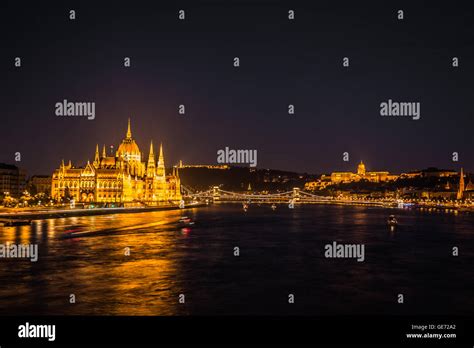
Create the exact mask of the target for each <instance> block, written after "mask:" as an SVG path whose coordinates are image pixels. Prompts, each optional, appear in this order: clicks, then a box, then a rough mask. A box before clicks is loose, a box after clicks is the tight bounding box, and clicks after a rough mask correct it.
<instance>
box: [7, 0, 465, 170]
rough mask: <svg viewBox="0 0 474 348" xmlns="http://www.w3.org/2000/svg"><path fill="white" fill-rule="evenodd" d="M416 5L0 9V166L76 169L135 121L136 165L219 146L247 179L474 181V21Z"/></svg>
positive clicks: (454, 8)
mask: <svg viewBox="0 0 474 348" xmlns="http://www.w3.org/2000/svg"><path fill="white" fill-rule="evenodd" d="M412 2H413V1H405V2H403V1H391V2H390V1H379V2H378V3H375V2H374V4H372V3H369V2H365V3H364V4H363V3H361V2H355V1H345V2H341V1H331V2H329V1H327V2H326V1H325V2H324V3H321V4H313V2H309V1H308V2H295V1H194V2H191V3H190V2H171V1H166V2H165V1H153V2H151V1H149V2H142V1H128V2H117V1H114V2H101V4H97V3H96V1H88V2H74V1H72V2H68V1H61V2H57V3H55V2H38V3H37V4H34V5H26V4H24V3H23V2H16V4H15V3H14V2H11V3H9V4H7V5H5V4H2V6H3V10H2V15H1V24H0V26H1V31H2V33H3V34H4V35H2V37H3V39H2V43H1V45H2V48H1V50H0V51H1V54H0V59H1V61H0V69H1V71H0V74H1V77H2V78H1V79H0V86H1V87H0V88H1V96H0V98H1V99H0V101H1V104H2V110H1V114H2V120H1V126H0V127H1V138H0V148H1V151H0V162H6V163H15V161H14V154H15V152H17V151H19V152H20V153H21V157H22V158H21V162H20V163H16V164H17V165H19V166H21V167H24V168H26V169H27V172H28V174H29V175H32V174H51V172H52V170H53V169H54V168H56V167H58V165H59V163H60V161H61V159H62V158H64V159H65V160H66V161H67V160H69V159H71V160H72V162H73V163H74V164H76V165H83V164H84V163H85V162H86V161H87V159H90V160H93V156H94V150H95V145H96V143H99V146H100V147H101V148H102V144H106V145H107V147H108V146H109V145H111V144H113V145H114V146H115V148H116V147H117V145H118V144H119V142H120V141H121V139H122V138H123V137H124V136H125V132H126V125H127V119H128V117H131V119H132V133H133V137H134V138H135V139H136V140H137V143H138V145H139V146H140V149H141V150H142V151H143V153H144V155H145V159H146V158H147V156H148V148H149V143H150V140H151V139H153V141H154V143H155V144H159V142H163V145H164V151H165V160H166V164H167V166H170V165H172V164H176V163H177V162H178V161H179V160H180V159H181V160H183V162H184V163H196V164H197V163H199V164H201V163H207V164H213V163H216V161H217V155H216V152H217V150H219V149H224V148H225V147H226V146H229V147H230V148H234V149H256V150H257V151H258V167H259V168H273V169H282V170H291V171H298V172H308V173H324V172H331V171H333V170H352V171H354V170H355V168H356V165H357V163H358V162H359V161H360V160H361V159H362V160H364V162H365V163H366V166H367V169H368V170H389V171H391V172H395V173H400V172H404V171H409V170H414V169H422V168H426V167H429V166H436V167H440V168H452V169H456V170H459V168H460V167H461V166H463V167H464V168H465V170H467V171H471V172H472V171H474V161H473V159H474V149H473V147H474V146H473V145H474V136H473V133H474V132H473V130H474V118H473V115H474V112H473V110H474V104H473V103H474V98H473V96H474V94H473V92H474V81H473V77H474V10H473V9H472V8H466V7H463V5H462V4H460V3H456V4H451V3H450V2H444V4H443V5H442V6H441V5H435V4H434V3H433V2H431V1H425V2H421V1H418V2H417V3H416V4H413V3H412ZM314 3H316V1H314ZM466 3H467V2H466ZM70 9H74V10H76V16H77V17H76V19H75V20H70V19H69V10H70ZM180 9H184V10H185V11H186V19H185V20H184V21H180V20H178V10H180ZM289 9H294V10H295V20H294V21H290V20H288V17H287V16H288V10H289ZM398 9H402V10H404V15H405V19H404V20H403V21H399V20H398V19H397V10H398ZM15 57H21V58H22V67H21V68H15V67H14V58H15ZM124 57H130V58H131V67H130V68H126V67H124V65H123V59H124ZM234 57H239V58H240V63H241V66H240V67H239V68H235V67H234V66H233V58H234ZM343 57H349V58H350V67H349V68H344V67H343V66H342V59H343ZM452 57H459V67H458V68H453V67H452ZM63 99H67V100H69V101H73V102H75V101H78V102H95V103H96V117H95V119H94V120H87V118H86V117H57V116H56V115H55V103H57V102H61V101H62V100H63ZM388 99H392V100H394V101H407V102H420V103H421V119H420V120H418V121H414V120H412V119H410V118H406V117H381V116H380V103H381V102H383V101H387V100H388ZM179 104H184V105H185V107H186V114H185V115H179V114H178V105H179ZM288 104H294V105H295V114H294V115H288V109H287V108H288ZM345 151H347V152H349V154H350V162H343V160H342V153H343V152H345ZM455 151H456V152H459V162H458V163H453V162H452V153H453V152H455Z"/></svg>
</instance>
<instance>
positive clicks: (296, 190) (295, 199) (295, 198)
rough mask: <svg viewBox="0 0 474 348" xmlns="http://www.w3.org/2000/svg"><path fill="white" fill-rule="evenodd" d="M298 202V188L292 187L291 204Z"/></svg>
mask: <svg viewBox="0 0 474 348" xmlns="http://www.w3.org/2000/svg"><path fill="white" fill-rule="evenodd" d="M299 200H300V188H299V187H293V202H298V201H299Z"/></svg>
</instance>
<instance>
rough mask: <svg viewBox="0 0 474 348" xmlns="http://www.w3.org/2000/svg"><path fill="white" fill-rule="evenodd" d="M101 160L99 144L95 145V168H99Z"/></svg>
mask: <svg viewBox="0 0 474 348" xmlns="http://www.w3.org/2000/svg"><path fill="white" fill-rule="evenodd" d="M99 164H100V158H99V144H96V145H95V156H94V163H93V166H94V168H99Z"/></svg>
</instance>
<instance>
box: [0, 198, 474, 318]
mask: <svg viewBox="0 0 474 348" xmlns="http://www.w3.org/2000/svg"><path fill="white" fill-rule="evenodd" d="M390 214H394V215H396V217H397V219H398V223H399V225H398V227H397V228H396V229H395V230H394V231H391V230H390V229H389V228H388V226H387V217H388V216H389V215H390ZM183 215H186V216H188V217H190V218H191V219H192V220H193V221H195V224H194V225H191V226H184V227H183V225H182V224H181V223H179V222H178V221H179V219H180V218H181V217H182V216H183ZM473 222H474V215H473V214H472V213H454V212H444V211H443V212H441V211H435V210H432V211H428V210H424V211H420V210H406V209H405V210H403V209H386V208H379V207H359V206H335V205H306V206H296V207H295V209H288V207H287V206H286V205H279V206H278V207H277V209H276V210H275V211H272V210H271V209H270V207H269V206H268V205H262V206H257V205H251V206H250V207H249V210H248V211H247V212H244V211H243V210H242V207H241V206H240V205H214V206H209V207H203V208H194V209H192V210H191V209H189V210H184V211H179V210H173V211H159V212H147V213H136V214H135V213H134V214H121V215H118V214H117V215H104V216H85V217H70V218H60V219H48V220H38V221H35V222H33V224H32V225H31V226H19V227H0V244H6V243H7V242H11V243H15V244H38V260H37V262H31V261H30V260H28V259H7V258H3V259H0V264H1V267H0V283H1V286H0V315H3V314H7V315H15V314H18V315H27V314H33V315H37V314H70V315H212V314H229V315H232V314H244V315H247V314H250V315H252V314H270V315H287V314H302V315H331V314H472V313H474V296H472V291H473V289H474V280H473V276H472V275H473V261H474V231H473V226H474V223H473ZM70 232H86V233H84V234H83V235H80V236H77V237H74V238H64V237H65V236H67V235H68V234H69V233H70ZM334 241H336V242H337V243H357V244H364V247H365V259H364V261H363V262H358V261H357V260H356V259H351V258H349V259H347V258H346V259H342V258H339V259H337V258H332V259H331V258H326V257H325V245H326V244H332V243H333V242H334ZM235 247H238V248H239V253H240V255H239V256H235V254H234V253H235V250H236V249H234V248H235ZM453 247H458V248H459V256H457V257H455V256H452V250H453V249H452V248H453ZM127 248H129V249H127ZM127 250H129V251H130V253H129V255H126V251H127ZM72 294H73V295H74V297H75V303H70V299H71V298H73V297H72V296H71V295H72ZM180 294H184V302H185V303H180V302H179V299H180ZM289 294H293V295H294V303H292V304H290V303H288V296H289ZM398 294H403V296H404V303H403V304H398V303H397V299H398V297H397V296H398ZM181 299H183V297H181Z"/></svg>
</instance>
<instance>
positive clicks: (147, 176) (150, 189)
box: [51, 119, 181, 204]
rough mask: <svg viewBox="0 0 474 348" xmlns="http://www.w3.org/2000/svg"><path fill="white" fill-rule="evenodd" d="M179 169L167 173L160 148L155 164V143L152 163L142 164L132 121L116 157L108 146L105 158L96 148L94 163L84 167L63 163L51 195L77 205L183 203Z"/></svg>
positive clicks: (53, 182) (150, 160)
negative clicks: (108, 154) (108, 151)
mask: <svg viewBox="0 0 474 348" xmlns="http://www.w3.org/2000/svg"><path fill="white" fill-rule="evenodd" d="M180 186H181V185H180V179H179V175H178V169H176V168H173V173H172V174H171V175H166V173H165V161H164V156H163V147H162V146H161V145H160V152H159V155H158V162H155V153H154V150H153V142H151V144H150V152H149V154H148V161H147V162H142V153H141V152H140V149H139V148H138V145H137V143H136V142H135V140H134V139H133V138H132V132H131V128H130V119H129V120H128V129H127V134H126V136H125V138H124V139H123V140H122V143H121V144H120V146H119V147H118V150H117V151H116V153H115V156H114V155H113V154H112V155H111V156H107V154H106V151H105V145H104V148H103V150H102V155H100V154H99V146H98V145H97V146H96V149H95V157H94V161H93V162H92V163H90V161H87V164H86V165H85V166H84V167H74V166H73V165H72V164H71V162H70V161H69V163H68V164H67V165H65V164H64V161H62V163H61V165H60V167H59V168H58V169H56V170H55V171H54V173H53V177H52V186H51V193H52V197H53V198H54V199H57V200H61V199H63V198H70V199H74V200H75V202H101V203H119V204H123V203H128V202H146V203H149V204H154V203H155V204H157V203H159V202H177V201H180V200H181V187H180Z"/></svg>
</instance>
